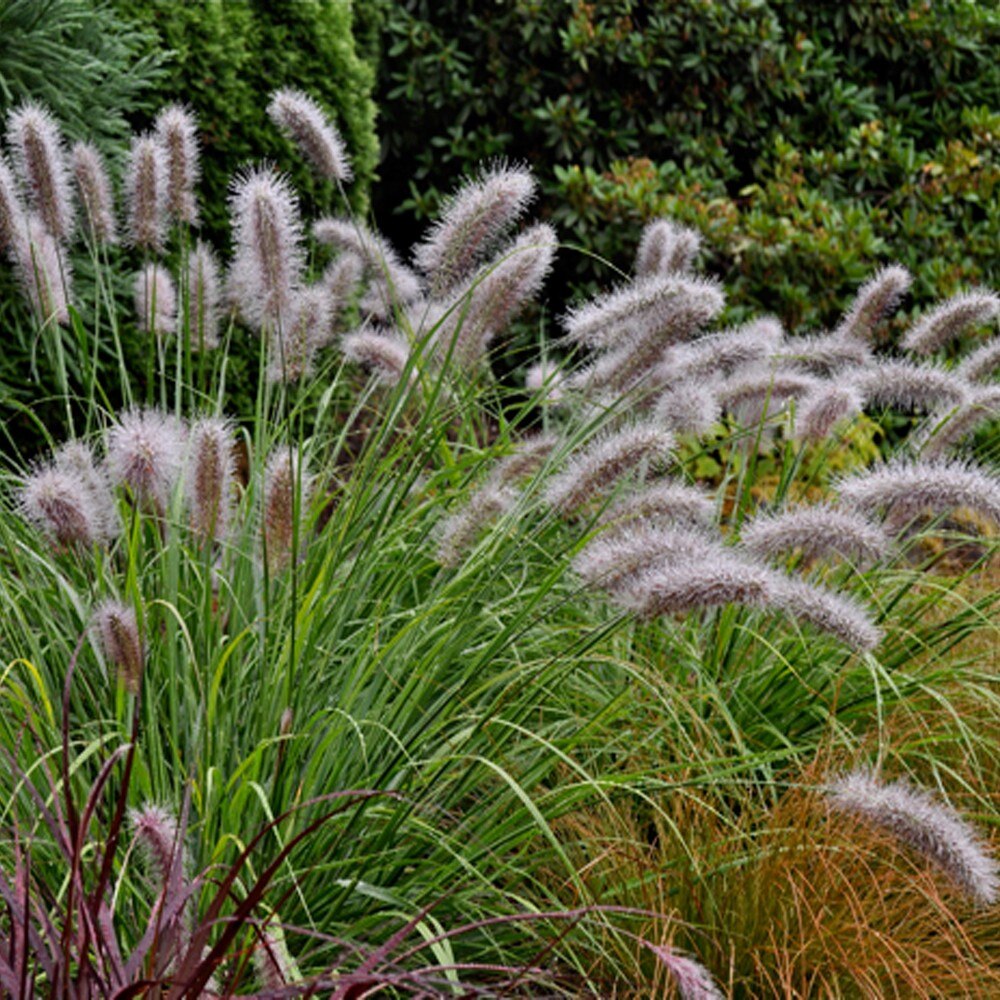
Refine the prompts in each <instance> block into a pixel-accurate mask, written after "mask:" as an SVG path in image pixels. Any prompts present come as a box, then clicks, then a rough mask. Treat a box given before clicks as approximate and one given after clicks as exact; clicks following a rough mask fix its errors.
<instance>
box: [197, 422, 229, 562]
mask: <svg viewBox="0 0 1000 1000" xmlns="http://www.w3.org/2000/svg"><path fill="white" fill-rule="evenodd" d="M235 478H236V460H235V455H234V453H233V428H232V424H231V423H230V422H229V421H228V420H226V419H224V418H220V417H205V418H203V419H201V420H197V421H195V423H193V424H192V425H191V431H190V434H189V435H188V470H187V476H186V477H185V488H186V491H187V507H188V513H189V517H190V521H191V530H192V531H193V532H194V534H195V537H196V538H198V539H199V541H200V542H201V543H202V544H205V543H207V542H210V541H222V539H224V538H225V537H226V534H227V533H228V531H229V525H230V523H231V521H232V512H233V486H234V483H235Z"/></svg>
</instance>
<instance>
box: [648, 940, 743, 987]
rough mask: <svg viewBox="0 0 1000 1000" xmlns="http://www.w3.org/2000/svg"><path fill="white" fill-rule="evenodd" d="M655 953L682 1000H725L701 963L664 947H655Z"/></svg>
mask: <svg viewBox="0 0 1000 1000" xmlns="http://www.w3.org/2000/svg"><path fill="white" fill-rule="evenodd" d="M653 953H654V954H655V955H656V957H657V958H658V959H659V960H660V961H661V962H662V963H663V964H664V965H665V966H666V967H667V970H668V971H669V972H670V975H671V976H672V977H673V980H674V983H675V984H676V986H677V995H678V996H679V997H680V1000H725V997H724V996H723V994H722V991H721V990H720V989H719V988H718V987H717V986H716V985H715V980H713V979H712V974H711V973H710V972H709V971H708V969H706V968H705V967H704V966H703V965H702V964H701V963H700V962H696V961H695V960H694V959H693V958H685V957H684V956H683V955H678V954H677V952H675V951H674V950H673V949H672V948H667V947H666V946H664V945H655V946H653Z"/></svg>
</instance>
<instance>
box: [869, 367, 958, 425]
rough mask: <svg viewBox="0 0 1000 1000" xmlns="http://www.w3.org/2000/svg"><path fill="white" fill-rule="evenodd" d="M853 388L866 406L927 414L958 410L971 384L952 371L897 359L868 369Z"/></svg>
mask: <svg viewBox="0 0 1000 1000" xmlns="http://www.w3.org/2000/svg"><path fill="white" fill-rule="evenodd" d="M854 384H855V385H856V386H857V388H858V392H860V393H861V395H862V397H863V398H864V400H865V403H866V405H875V406H887V407H893V408H895V409H900V410H910V411H924V412H928V411H931V410H935V409H939V408H940V407H952V406H958V405H959V404H960V403H961V402H962V400H963V399H964V398H965V396H966V393H967V391H968V383H967V382H966V381H965V379H963V378H962V377H961V376H959V375H956V374H955V373H954V372H953V371H949V370H947V369H945V368H939V367H938V366H936V365H931V364H914V363H913V362H912V361H904V360H901V359H895V358H894V359H890V360H886V361H878V362H876V363H874V364H872V365H869V366H868V367H867V368H866V369H864V370H863V371H861V372H858V374H857V375H856V376H855V379H854Z"/></svg>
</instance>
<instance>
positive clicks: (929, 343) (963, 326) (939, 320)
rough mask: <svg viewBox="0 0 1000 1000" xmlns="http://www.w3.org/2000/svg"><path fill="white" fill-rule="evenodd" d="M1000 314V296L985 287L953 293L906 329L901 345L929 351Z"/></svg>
mask: <svg viewBox="0 0 1000 1000" xmlns="http://www.w3.org/2000/svg"><path fill="white" fill-rule="evenodd" d="M997 316H1000V296H998V295H996V294H995V293H994V292H990V291H986V290H985V289H975V290H974V291H971V292H965V293H963V294H961V295H954V296H952V297H951V298H950V299H948V300H947V301H946V302H942V303H941V305H939V306H937V307H936V308H934V309H932V310H931V311H930V312H929V313H927V314H926V315H925V316H922V317H921V318H920V319H919V320H918V321H917V322H916V323H914V324H913V326H911V327H910V329H909V330H907V332H906V336H905V337H904V338H903V340H902V346H903V347H904V348H906V350H908V351H915V352H916V353H917V354H932V353H933V352H934V351H936V350H938V349H939V348H941V347H944V345H945V344H948V343H950V342H951V341H953V340H954V339H955V338H956V337H959V336H961V335H962V333H964V332H965V330H967V329H968V328H969V327H970V326H983V325H985V324H987V323H992V322H993V321H994V320H995V319H996V318H997Z"/></svg>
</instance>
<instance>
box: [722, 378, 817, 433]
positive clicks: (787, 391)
mask: <svg viewBox="0 0 1000 1000" xmlns="http://www.w3.org/2000/svg"><path fill="white" fill-rule="evenodd" d="M818 385H819V383H818V382H817V380H816V379H815V378H813V377H812V376H811V375H805V374H802V373H801V372H796V371H789V370H787V369H781V368H778V369H774V368H770V367H760V368H758V369H751V370H750V371H748V372H745V373H744V374H742V375H735V376H733V377H731V378H728V379H726V381H724V382H723V383H722V384H721V385H720V386H719V389H718V395H719V400H720V402H721V403H722V405H723V407H725V409H727V410H728V411H729V412H730V413H731V414H732V415H733V416H734V417H736V419H737V420H739V421H740V423H742V424H744V425H746V426H751V425H753V424H757V423H760V421H761V420H763V419H764V417H765V416H774V415H775V414H776V413H778V412H780V411H781V410H783V409H784V408H785V407H786V406H787V405H788V403H790V402H791V401H792V400H793V399H801V398H803V397H805V396H807V395H808V394H810V393H812V392H815V390H816V388H817V387H818Z"/></svg>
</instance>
